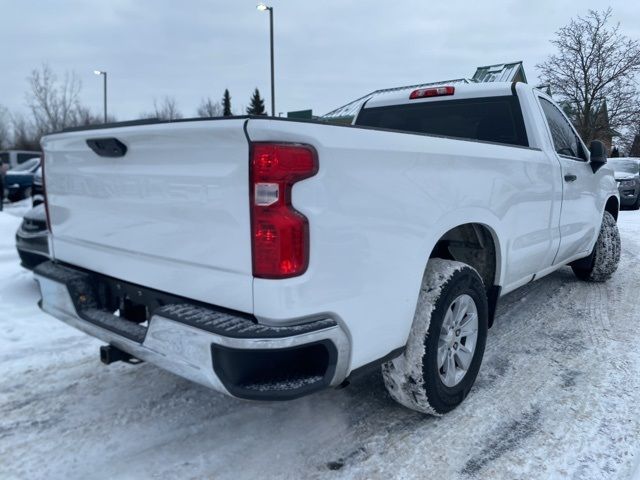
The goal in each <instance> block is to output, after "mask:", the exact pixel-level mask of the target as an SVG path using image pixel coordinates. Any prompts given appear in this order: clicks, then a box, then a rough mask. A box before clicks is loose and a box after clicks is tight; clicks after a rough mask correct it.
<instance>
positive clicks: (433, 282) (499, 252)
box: [35, 83, 620, 414]
mask: <svg viewBox="0 0 640 480" xmlns="http://www.w3.org/2000/svg"><path fill="white" fill-rule="evenodd" d="M355 124H356V125H355V126H338V125H328V124H323V123H319V122H301V121H291V120H285V119H282V120H281V119H276V118H269V117H240V118H230V119H219V120H200V121H196V120H190V121H189V120H188V121H179V122H150V123H147V124H137V125H122V126H118V125H113V126H102V127H101V128H98V129H89V130H86V129H85V130H71V131H67V132H63V133H60V134H55V135H50V136H47V137H45V139H44V140H43V147H44V150H45V152H46V155H45V159H46V160H45V164H44V167H43V171H44V180H45V184H46V199H47V209H48V215H49V220H50V228H51V232H52V233H51V241H52V247H53V252H54V257H55V262H45V263H44V264H42V265H40V266H39V267H37V268H36V270H35V273H36V278H37V280H38V282H39V285H40V289H41V293H42V297H43V299H42V302H41V305H42V308H43V310H44V311H46V312H48V313H50V314H51V315H53V316H55V317H57V318H59V319H61V320H63V321H65V322H67V323H69V324H70V325H73V326H75V327H77V328H79V329H81V330H83V331H85V332H87V333H89V334H91V335H93V336H95V337H97V338H100V339H102V340H103V341H105V342H106V343H108V346H105V347H104V348H103V349H102V351H101V355H102V359H103V361H104V362H105V363H111V362H113V361H116V360H121V359H129V358H130V357H131V356H133V357H136V358H139V359H142V360H147V361H150V362H153V363H155V364H157V365H159V366H161V367H163V368H166V369H168V370H171V371H173V372H175V373H177V374H179V375H182V376H185V377H187V378H190V379H191V380H194V381H197V382H200V383H202V384H204V385H207V386H210V387H212V388H214V389H216V390H219V391H221V392H224V393H228V394H230V395H233V396H235V397H239V398H250V399H281V400H282V399H290V398H295V397H298V396H301V395H305V394H308V393H311V392H313V391H316V390H319V389H321V388H325V387H329V386H337V385H340V384H342V383H343V382H344V381H345V379H347V378H348V377H349V376H350V375H354V374H356V373H357V372H358V371H363V369H368V368H371V367H372V366H379V365H380V364H383V365H384V366H383V374H384V378H385V384H386V386H387V388H388V390H389V392H390V394H391V395H392V396H393V398H395V399H396V400H398V401H399V402H400V403H402V404H403V405H406V406H408V407H410V408H413V409H415V410H419V411H422V412H428V413H436V414H442V413H445V412H447V411H449V410H451V409H452V408H454V407H455V406H456V405H458V404H459V403H460V402H461V401H462V400H463V399H464V398H465V396H466V395H467V394H468V392H469V391H470V389H471V386H472V385H473V382H474V381H475V378H476V375H477V373H478V370H479V368H480V363H481V361H482V356H483V353H484V345H485V341H486V335H487V329H488V327H489V326H490V325H491V323H492V319H493V314H494V311H495V306H496V303H497V301H498V298H499V297H500V295H501V294H504V293H507V292H509V291H512V290H514V289H516V288H518V287H519V286H521V285H524V284H526V283H529V282H531V281H533V280H535V279H538V278H540V277H543V276H544V275H547V274H549V273H550V272H553V271H554V270H556V269H558V268H561V267H562V266H564V265H567V264H570V265H571V266H572V268H573V270H574V272H575V273H576V275H577V276H578V277H579V278H581V279H584V280H588V281H604V280H606V279H607V278H609V277H610V276H611V275H612V274H613V272H614V271H615V269H616V267H617V263H618V260H619V255H620V241H619V236H618V232H617V227H616V223H615V219H616V218H617V215H618V207H619V200H618V191H617V187H616V184H615V180H614V178H613V175H612V171H611V169H609V168H607V166H606V156H605V150H604V146H603V145H602V143H600V142H597V141H595V142H592V144H591V147H590V149H587V147H586V146H585V145H584V144H583V143H582V141H581V140H580V139H579V137H578V136H577V134H576V133H575V130H574V129H573V127H572V126H571V124H570V122H569V121H568V120H567V118H566V117H565V115H564V114H563V113H562V111H561V110H560V109H559V108H558V107H557V106H556V105H555V104H554V103H553V102H552V100H551V99H550V98H549V97H547V96H546V95H545V94H544V93H542V92H540V91H538V90H535V89H533V88H531V87H529V86H528V85H524V84H520V83H519V84H500V83H492V84H480V85H477V84H472V85H459V86H458V85H456V86H455V87H454V86H449V85H443V86H440V87H430V88H425V89H418V90H415V91H413V92H411V93H410V94H404V93H395V94H389V95H387V96H384V97H383V96H380V97H377V98H375V99H373V100H371V101H369V102H368V103H367V104H366V105H364V107H363V108H362V109H361V111H360V113H359V114H358V116H357V118H356V120H355ZM177 158H179V159H181V162H180V163H179V164H178V163H177V162H176V159H177ZM123 178H126V179H127V181H126V182H123V180H122V179H123Z"/></svg>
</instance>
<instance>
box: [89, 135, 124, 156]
mask: <svg viewBox="0 0 640 480" xmlns="http://www.w3.org/2000/svg"><path fill="white" fill-rule="evenodd" d="M87 145H88V146H89V148H90V149H91V150H93V151H94V152H95V153H96V154H97V155H100V156H101V157H112V158H118V157H124V156H125V155H126V153H127V146H126V145H125V144H124V143H122V142H121V141H120V140H118V139H117V138H113V137H109V138H89V139H87Z"/></svg>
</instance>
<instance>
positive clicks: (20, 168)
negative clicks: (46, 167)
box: [9, 157, 40, 173]
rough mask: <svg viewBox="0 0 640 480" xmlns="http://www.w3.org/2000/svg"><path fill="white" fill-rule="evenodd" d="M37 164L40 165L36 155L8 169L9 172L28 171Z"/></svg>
mask: <svg viewBox="0 0 640 480" xmlns="http://www.w3.org/2000/svg"><path fill="white" fill-rule="evenodd" d="M38 165H40V159H39V158H38V157H35V158H32V159H31V160H27V161H26V162H24V163H21V164H20V165H18V166H17V167H16V168H12V169H11V170H9V172H10V173H14V172H28V171H31V170H33V169H35V168H36V167H37V166H38Z"/></svg>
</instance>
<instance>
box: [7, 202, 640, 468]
mask: <svg viewBox="0 0 640 480" xmlns="http://www.w3.org/2000/svg"><path fill="white" fill-rule="evenodd" d="M9 210H10V211H9V213H7V212H5V213H0V478H2V479H13V478H19V479H22V478H25V479H36V478H52V479H58V478H78V479H86V478H92V479H93V478H135V479H138V478H162V479H165V478H176V479H181V480H182V479H190V478H198V479H204V478H216V479H226V478H229V479H239V478H248V479H254V478H354V479H365V478H385V479H386V478H420V479H424V478H461V479H464V478H504V479H514V478H522V479H531V478H558V477H560V478H579V479H589V478H630V477H631V476H632V475H633V474H634V472H635V471H637V469H638V464H639V463H640V346H639V345H640V344H639V342H638V340H637V338H638V335H639V334H640V321H639V320H640V304H639V302H638V298H639V294H640V292H639V288H640V212H621V213H620V219H619V225H620V230H621V234H622V246H623V252H622V260H621V263H620V268H619V269H618V272H617V273H616V274H615V275H614V277H613V279H612V280H610V281H609V282H608V283H606V284H602V285H594V284H586V283H582V282H580V281H578V280H577V279H576V278H575V277H574V276H573V274H572V272H571V270H570V269H568V268H566V269H562V270H560V271H558V272H556V273H554V274H552V275H550V276H548V277H546V278H544V279H542V280H540V281H538V282H535V283H533V284H529V285H527V286H526V287H524V288H522V289H520V290H518V291H516V292H514V293H512V294H509V295H508V296H506V297H505V298H503V299H502V301H501V304H500V307H499V311H498V316H497V318H496V324H495V326H494V327H493V328H492V329H491V330H490V331H489V338H488V343H487V352H486V354H485V360H484V364H483V366H482V369H481V371H480V375H479V377H478V381H477V383H476V385H475V386H474V388H473V389H472V391H471V394H470V396H469V397H468V398H467V400H466V401H465V402H464V403H463V404H462V406H461V407H460V408H458V409H457V410H455V411H454V412H452V413H450V414H448V415H446V416H445V417H442V418H435V417H429V416H424V415H421V414H418V413H415V412H412V411H409V410H406V409H404V408H403V407H401V406H399V405H398V404H396V403H395V402H394V401H393V400H391V398H390V397H389V396H388V395H387V393H386V391H385V389H384V386H383V384H382V380H381V376H380V374H379V373H375V374H370V375H368V376H366V377H362V378H360V379H358V380H357V381H355V382H354V383H353V384H352V385H351V386H349V387H347V388H345V389H342V390H329V391H325V392H322V393H319V394H316V395H313V396H310V397H307V398H303V399H300V400H296V401H292V402H286V403H251V402H245V401H239V400H234V399H232V398H227V397H224V396H222V395H219V394H217V393H215V392H212V391H210V390H207V389H205V388H204V387H200V386H198V385H195V384H192V383H190V382H188V381H186V380H183V379H181V378H178V377H175V376H173V375H171V374H169V373H166V372H164V371H162V370H159V369H158V368H156V367H153V366H151V365H146V364H142V365H140V366H130V365H118V364H115V365H111V366H109V367H104V366H102V365H101V364H100V361H99V358H98V347H99V345H100V343H99V342H98V341H96V340H93V339H91V338H89V337H87V336H85V335H84V334H81V333H79V332H77V331H75V330H74V329H72V328H71V327H68V326H66V325H64V324H62V323H61V322H59V321H57V320H55V319H53V318H51V317H48V316H46V315H44V314H42V313H41V312H40V311H39V310H38V308H37V306H36V302H37V300H38V298H39V295H38V290H37V287H36V284H35V282H34V281H33V279H32V275H31V274H30V273H29V272H27V271H25V270H23V269H21V268H20V267H19V266H18V258H17V255H16V253H15V251H14V246H13V242H14V239H13V234H14V232H15V229H16V228H17V226H18V224H19V221H20V220H19V218H18V216H16V215H17V214H19V213H20V212H22V211H23V210H24V209H21V208H13V209H9Z"/></svg>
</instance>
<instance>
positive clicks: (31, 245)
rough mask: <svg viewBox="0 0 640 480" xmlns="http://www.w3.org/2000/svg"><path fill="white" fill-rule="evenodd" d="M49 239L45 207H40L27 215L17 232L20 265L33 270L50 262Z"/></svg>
mask: <svg viewBox="0 0 640 480" xmlns="http://www.w3.org/2000/svg"><path fill="white" fill-rule="evenodd" d="M48 237H49V232H48V231H47V214H46V211H45V207H44V205H38V206H37V207H35V208H32V209H31V210H29V211H28V212H27V213H26V214H25V216H24V217H23V219H22V223H21V224H20V227H19V228H18V231H17V232H16V248H17V250H18V255H20V264H21V265H22V266H23V267H24V268H28V269H29V270H33V269H34V268H35V267H37V266H38V265H40V264H41V263H42V262H44V261H46V260H49V239H48Z"/></svg>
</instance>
